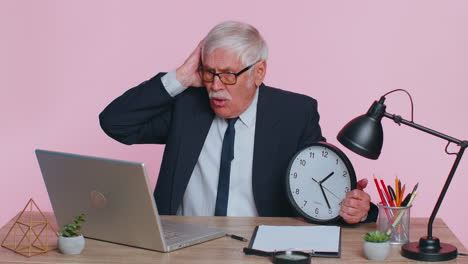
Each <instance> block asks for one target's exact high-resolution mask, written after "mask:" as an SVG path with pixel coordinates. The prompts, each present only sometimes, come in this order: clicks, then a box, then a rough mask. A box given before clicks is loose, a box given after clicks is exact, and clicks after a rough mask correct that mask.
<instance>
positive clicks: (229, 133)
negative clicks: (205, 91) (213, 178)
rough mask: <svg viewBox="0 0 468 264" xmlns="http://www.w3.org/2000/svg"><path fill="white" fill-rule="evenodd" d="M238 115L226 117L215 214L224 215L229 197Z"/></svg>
mask: <svg viewBox="0 0 468 264" xmlns="http://www.w3.org/2000/svg"><path fill="white" fill-rule="evenodd" d="M237 119H239V118H238V117H236V118H231V119H226V120H227V122H228V127H227V129H226V132H225V133H224V139H223V148H222V150H221V164H220V167H219V180H218V194H217V196H216V207H215V216H226V214H227V206H228V197H229V179H230V176H229V175H230V174H231V161H232V160H233V159H234V138H235V135H236V130H235V128H234V124H235V123H236V121H237Z"/></svg>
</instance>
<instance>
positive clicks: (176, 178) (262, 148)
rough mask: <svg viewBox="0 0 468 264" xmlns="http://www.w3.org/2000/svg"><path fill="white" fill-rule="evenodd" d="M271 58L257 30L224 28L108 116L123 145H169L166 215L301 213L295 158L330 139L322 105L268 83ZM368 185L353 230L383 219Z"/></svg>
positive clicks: (353, 201)
mask: <svg viewBox="0 0 468 264" xmlns="http://www.w3.org/2000/svg"><path fill="white" fill-rule="evenodd" d="M267 57H268V48H267V45H266V43H265V41H264V40H263V38H262V37H261V35H260V34H259V32H258V31H257V30H256V29H255V28H254V27H252V26H250V25H248V24H244V23H240V22H224V23H221V24H219V25H217V26H215V27H214V28H213V29H212V30H211V31H210V32H209V33H208V35H207V36H206V37H205V39H204V40H203V41H201V42H200V44H199V45H198V47H197V48H196V49H195V50H194V51H193V53H192V54H191V55H190V56H189V57H188V59H187V60H186V61H185V63H184V64H183V65H181V66H180V67H179V68H177V69H176V70H175V71H172V72H169V73H167V74H166V73H159V74H157V75H156V76H155V77H153V78H152V79H150V80H148V81H146V82H143V83H142V84H140V85H138V86H137V87H135V88H132V89H130V90H128V91H127V92H125V93H124V94H123V95H121V96H120V97H118V98H117V99H115V100H114V101H113V102H112V103H111V104H110V105H109V106H107V108H106V109H105V110H104V111H103V112H102V113H101V115H100V122H101V127H102V128H103V130H104V131H105V132H106V133H107V134H108V135H109V136H110V137H112V138H114V139H116V140H117V141H120V142H122V143H124V144H145V143H156V144H166V147H165V150H164V156H163V160H162V164H161V168H160V173H159V177H158V182H157V184H156V189H155V191H154V197H155V200H156V203H157V206H158V210H159V212H160V213H161V214H179V215H220V216H226V215H229V216H294V215H295V212H294V211H293V209H292V208H291V206H290V205H289V203H288V201H287V196H286V192H285V186H284V181H285V180H284V174H285V172H286V169H287V166H288V163H289V159H290V158H291V157H292V155H293V154H294V153H295V152H297V151H298V150H300V149H301V148H303V147H304V146H306V145H307V144H308V143H311V142H314V141H323V140H325V139H324V138H323V137H322V133H321V129H320V126H319V114H318V112H317V102H316V101H315V100H314V99H312V98H310V97H308V96H305V95H300V94H295V93H291V92H287V91H283V90H280V89H276V88H272V87H268V86H266V85H264V84H263V79H264V78H265V74H266V71H267V62H266V59H267ZM366 185H367V180H361V181H360V182H359V183H358V189H356V190H353V191H351V192H349V193H348V194H347V196H346V198H345V199H344V201H343V203H342V208H341V211H340V215H341V216H342V217H343V219H344V220H345V221H346V222H347V223H357V222H359V221H362V220H363V219H366V218H367V221H373V220H375V218H376V210H375V209H376V208H375V206H374V205H373V204H371V203H370V197H369V195H368V194H366V193H365V192H364V191H362V189H363V188H365V186H366ZM371 208H372V210H370V209H371ZM369 212H370V213H369Z"/></svg>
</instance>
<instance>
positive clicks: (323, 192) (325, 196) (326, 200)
mask: <svg viewBox="0 0 468 264" xmlns="http://www.w3.org/2000/svg"><path fill="white" fill-rule="evenodd" d="M319 185H320V190H322V194H323V198H325V202H327V206H328V209H331V207H330V203H329V202H328V199H327V195H325V191H324V190H323V186H322V184H319Z"/></svg>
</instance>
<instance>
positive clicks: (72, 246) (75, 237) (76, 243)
mask: <svg viewBox="0 0 468 264" xmlns="http://www.w3.org/2000/svg"><path fill="white" fill-rule="evenodd" d="M85 221H86V214H84V213H81V214H80V215H77V216H75V219H74V220H73V223H70V224H67V225H64V226H63V229H62V231H59V232H58V233H59V238H58V242H57V244H58V248H59V249H60V251H61V252H62V253H63V254H68V255H77V254H80V253H81V251H83V248H84V246H85V239H84V237H83V234H82V233H81V225H82V224H83V223H84V222H85Z"/></svg>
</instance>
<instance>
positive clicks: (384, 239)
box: [362, 230, 391, 260]
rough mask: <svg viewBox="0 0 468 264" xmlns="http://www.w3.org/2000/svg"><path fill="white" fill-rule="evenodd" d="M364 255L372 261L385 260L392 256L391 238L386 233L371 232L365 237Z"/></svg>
mask: <svg viewBox="0 0 468 264" xmlns="http://www.w3.org/2000/svg"><path fill="white" fill-rule="evenodd" d="M364 240H365V241H364V244H363V246H362V247H363V250H364V255H366V257H367V258H368V259H370V260H385V259H386V258H387V257H388V255H389V254H390V250H391V247H390V242H389V240H390V236H389V235H387V234H386V233H384V232H380V231H378V230H377V231H371V232H368V233H367V234H366V235H365V236H364Z"/></svg>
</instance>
